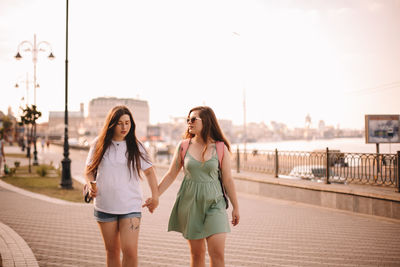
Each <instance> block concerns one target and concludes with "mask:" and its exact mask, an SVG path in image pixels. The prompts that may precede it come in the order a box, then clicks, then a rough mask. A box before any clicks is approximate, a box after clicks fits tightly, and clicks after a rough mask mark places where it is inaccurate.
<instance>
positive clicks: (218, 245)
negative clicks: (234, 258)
mask: <svg viewBox="0 0 400 267" xmlns="http://www.w3.org/2000/svg"><path fill="white" fill-rule="evenodd" d="M225 239H226V233H220V234H215V235H212V236H209V237H207V247H208V255H209V256H210V267H224V266H225V256H224V254H225Z"/></svg>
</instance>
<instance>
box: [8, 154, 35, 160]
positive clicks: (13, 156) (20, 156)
mask: <svg viewBox="0 0 400 267" xmlns="http://www.w3.org/2000/svg"><path fill="white" fill-rule="evenodd" d="M31 157H32V158H33V155H31ZM6 158H19V159H25V158H27V156H26V153H25V154H23V153H6Z"/></svg>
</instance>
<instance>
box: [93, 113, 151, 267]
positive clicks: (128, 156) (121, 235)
mask: <svg viewBox="0 0 400 267" xmlns="http://www.w3.org/2000/svg"><path fill="white" fill-rule="evenodd" d="M135 128H136V125H135V122H134V120H133V117H132V114H131V112H130V111H129V109H128V108H127V107H126V106H116V107H114V108H113V109H112V110H111V111H110V112H109V113H108V115H107V118H106V121H105V123H104V126H103V129H102V131H101V132H100V135H99V136H98V137H97V138H96V139H95V140H94V142H93V144H92V145H91V148H90V150H89V154H88V157H87V160H86V169H85V177H86V181H87V183H88V185H90V182H92V181H94V180H96V184H97V186H96V187H90V186H89V187H90V188H91V189H90V191H89V196H90V197H93V198H95V199H94V216H95V218H96V220H97V222H98V225H99V227H100V231H101V234H102V236H103V240H104V245H105V249H106V253H107V266H121V261H120V253H121V250H122V254H123V259H122V265H123V266H137V264H138V257H137V247H138V237H139V226H140V218H141V210H142V191H141V186H140V178H141V177H140V171H143V173H144V174H145V176H146V178H147V180H148V183H149V187H150V189H151V193H152V202H151V203H150V205H146V206H147V208H148V209H149V211H150V212H153V211H154V209H155V208H156V207H157V206H158V189H157V178H156V175H155V172H154V169H153V168H152V164H151V162H150V160H149V159H148V155H147V152H146V150H145V148H144V147H143V145H142V144H141V143H140V142H139V140H137V138H136V135H135Z"/></svg>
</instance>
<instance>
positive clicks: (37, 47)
mask: <svg viewBox="0 0 400 267" xmlns="http://www.w3.org/2000/svg"><path fill="white" fill-rule="evenodd" d="M24 52H30V53H31V55H32V62H33V95H34V96H33V104H34V105H35V106H36V88H37V87H38V86H37V82H36V64H37V61H38V55H39V52H45V53H46V52H47V53H48V58H49V59H50V60H53V59H54V55H53V49H52V48H51V45H50V43H49V42H46V41H41V42H39V43H37V42H36V34H34V35H33V43H31V42H30V41H22V42H21V43H20V44H19V45H18V51H17V54H16V55H15V58H16V59H17V60H20V59H22V56H21V53H24ZM33 131H34V132H33V165H39V162H38V159H37V150H36V124H35V125H34V130H33Z"/></svg>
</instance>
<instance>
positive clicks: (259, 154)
mask: <svg viewBox="0 0 400 267" xmlns="http://www.w3.org/2000/svg"><path fill="white" fill-rule="evenodd" d="M399 161H400V151H398V152H397V154H377V153H347V152H340V151H337V150H331V151H330V150H329V149H328V148H326V150H324V151H313V152H307V151H278V150H277V149H276V150H275V151H265V150H254V151H250V152H246V153H245V151H243V150H239V149H238V150H237V151H236V152H235V153H233V155H232V162H233V163H234V165H236V171H237V172H240V171H242V170H243V171H254V172H262V173H269V174H274V175H275V177H277V178H278V177H280V176H281V177H285V176H288V177H293V178H301V179H310V180H318V181H323V182H325V183H328V184H329V183H332V182H335V183H344V184H347V183H358V184H370V185H383V186H390V187H397V189H398V191H399V192H400V183H399V176H400V175H399V172H400V168H399Z"/></svg>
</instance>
